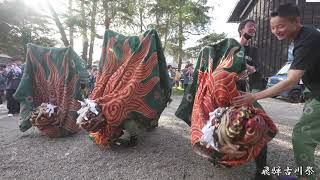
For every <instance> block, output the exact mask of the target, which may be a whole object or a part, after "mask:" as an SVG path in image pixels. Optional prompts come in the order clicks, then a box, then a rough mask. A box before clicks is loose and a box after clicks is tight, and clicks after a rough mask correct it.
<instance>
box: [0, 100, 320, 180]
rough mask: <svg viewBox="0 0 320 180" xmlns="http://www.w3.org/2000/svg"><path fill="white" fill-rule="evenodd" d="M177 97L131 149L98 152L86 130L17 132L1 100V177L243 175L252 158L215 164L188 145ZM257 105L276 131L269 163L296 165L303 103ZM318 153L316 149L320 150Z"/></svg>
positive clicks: (241, 178) (242, 179)
mask: <svg viewBox="0 0 320 180" xmlns="http://www.w3.org/2000/svg"><path fill="white" fill-rule="evenodd" d="M180 100H181V97H174V99H173V102H172V103H171V104H170V105H169V107H168V108H167V109H166V110H165V112H164V113H163V115H162V116H161V119H160V126H159V128H157V129H156V130H155V131H153V132H147V133H145V134H143V135H142V137H141V138H140V141H139V144H138V145H137V146H136V147H134V148H129V149H123V148H114V149H109V150H106V151H101V150H100V149H99V148H98V147H97V146H96V145H94V144H92V142H91V141H90V140H89V139H88V138H87V135H86V133H85V132H81V133H79V134H77V135H74V136H72V137H68V138H59V139H49V138H47V137H45V136H41V135H40V134H39V132H37V130H36V129H30V130H29V131H27V132H25V133H21V132H20V131H19V130H18V129H17V126H18V118H19V117H18V116H15V117H12V118H8V117H7V114H6V112H5V108H4V106H3V105H0V179H46V180H47V179H152V180H154V179H174V180H176V179H215V180H221V179H225V180H246V179H250V178H252V177H253V174H254V171H255V165H254V163H249V164H247V165H243V166H240V167H237V168H232V169H214V168H213V166H212V164H211V163H210V162H208V161H206V160H204V159H202V158H201V157H199V156H198V155H196V154H195V153H194V152H193V151H192V149H191V145H190V128H189V127H188V126H187V125H186V124H185V123H184V122H182V121H181V120H179V119H177V118H176V117H175V116H174V112H175V110H176V108H177V107H178V105H179V103H180ZM261 104H262V105H263V106H264V108H265V109H266V110H267V112H268V114H269V115H270V116H271V117H272V118H273V119H274V121H275V122H276V124H277V125H278V127H279V129H280V133H279V134H278V135H277V136H276V138H275V139H274V140H273V141H272V142H271V143H270V145H269V152H268V164H269V166H270V167H271V168H272V167H275V166H280V167H282V168H285V167H287V166H288V167H291V168H293V167H294V161H293V152H292V146H291V132H292V128H293V125H294V124H295V123H296V122H297V120H298V117H299V116H300V115H301V111H302V104H290V103H286V102H283V101H280V100H275V99H266V100H263V101H261ZM318 155H319V151H318Z"/></svg>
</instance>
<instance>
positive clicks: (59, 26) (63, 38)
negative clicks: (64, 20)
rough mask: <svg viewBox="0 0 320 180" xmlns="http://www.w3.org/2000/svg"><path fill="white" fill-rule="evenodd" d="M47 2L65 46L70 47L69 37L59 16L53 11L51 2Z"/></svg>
mask: <svg viewBox="0 0 320 180" xmlns="http://www.w3.org/2000/svg"><path fill="white" fill-rule="evenodd" d="M46 2H47V5H48V7H49V9H50V11H51V14H52V16H53V20H54V21H55V23H56V25H57V27H58V29H59V32H60V34H61V40H62V42H63V44H64V46H66V47H67V46H69V41H68V39H67V35H66V33H65V31H64V28H63V26H62V24H61V22H60V19H59V17H58V14H57V13H56V11H55V10H54V9H53V7H52V6H51V4H50V2H49V1H46Z"/></svg>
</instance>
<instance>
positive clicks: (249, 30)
mask: <svg viewBox="0 0 320 180" xmlns="http://www.w3.org/2000/svg"><path fill="white" fill-rule="evenodd" d="M238 32H239V36H240V44H241V45H243V46H244V48H245V52H244V56H245V60H246V63H247V70H248V74H250V79H251V78H252V77H253V76H254V75H253V74H255V73H256V66H257V64H256V63H255V61H256V59H257V54H258V49H257V47H254V46H251V45H250V40H251V38H252V37H253V36H255V34H256V22H255V21H254V20H252V19H247V20H244V21H242V22H241V23H240V24H239V27H238ZM237 86H238V89H239V90H240V91H243V92H248V91H250V89H251V88H250V87H249V79H248V78H246V79H240V80H239V81H238V82H237Z"/></svg>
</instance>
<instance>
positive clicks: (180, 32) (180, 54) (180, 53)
mask: <svg viewBox="0 0 320 180" xmlns="http://www.w3.org/2000/svg"><path fill="white" fill-rule="evenodd" d="M178 21H179V22H178V23H179V35H178V36H179V39H178V41H179V47H178V70H181V65H182V45H183V40H184V38H183V25H182V12H181V11H179V17H178Z"/></svg>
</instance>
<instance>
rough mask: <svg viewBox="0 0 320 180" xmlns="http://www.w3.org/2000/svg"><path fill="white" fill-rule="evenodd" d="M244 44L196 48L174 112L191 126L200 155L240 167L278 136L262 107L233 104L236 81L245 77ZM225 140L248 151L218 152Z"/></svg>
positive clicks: (235, 42)
mask: <svg viewBox="0 0 320 180" xmlns="http://www.w3.org/2000/svg"><path fill="white" fill-rule="evenodd" d="M245 70H246V63H245V61H244V48H243V47H242V46H241V45H240V44H239V43H238V42H237V41H236V40H234V39H225V40H223V41H221V42H219V43H217V44H215V45H212V46H207V47H205V48H204V49H202V51H201V52H200V55H199V57H198V62H197V65H196V68H195V71H194V73H193V79H194V81H193V83H192V84H191V85H189V86H188V88H187V89H186V93H185V95H184V97H183V99H182V102H181V104H180V106H179V108H178V110H177V111H176V116H177V117H179V118H181V119H183V120H184V121H185V122H186V123H188V124H189V125H190V124H191V143H192V145H193V149H194V151H195V152H197V153H198V154H199V155H201V156H203V157H206V158H208V159H209V160H210V161H212V162H213V163H214V164H216V165H223V166H227V167H232V166H238V165H241V164H244V163H246V162H249V161H251V160H253V159H255V158H256V157H257V156H258V155H259V153H260V151H261V149H262V148H263V147H264V146H265V145H266V144H267V143H268V142H269V141H270V140H271V139H272V138H273V137H274V136H275V135H276V133H277V131H278V130H277V127H276V126H275V125H274V123H273V122H272V120H271V119H270V118H269V117H268V116H267V115H266V113H265V112H264V111H263V109H262V108H261V106H260V105H259V104H258V103H255V104H254V106H245V107H244V106H243V107H234V106H232V102H231V101H232V99H233V98H234V97H237V96H240V95H241V93H240V92H239V91H238V90H237V86H236V82H237V81H238V80H239V79H240V78H241V77H245V76H246V71H245ZM226 144H237V145H240V150H241V151H245V152H246V154H245V155H244V156H242V157H232V156H230V155H228V154H222V153H220V152H219V148H220V147H221V146H224V145H226Z"/></svg>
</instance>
